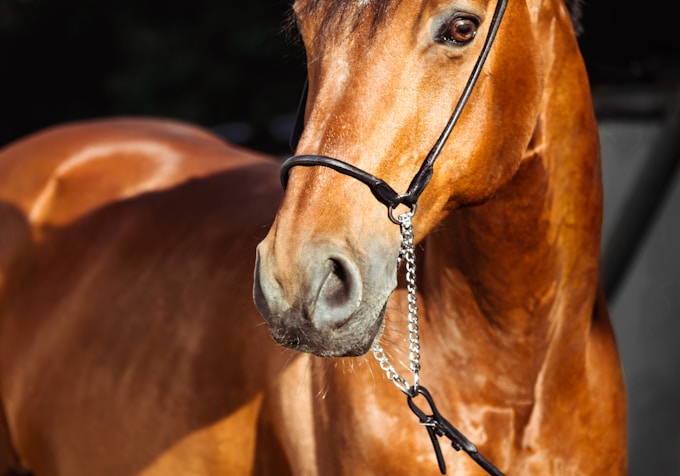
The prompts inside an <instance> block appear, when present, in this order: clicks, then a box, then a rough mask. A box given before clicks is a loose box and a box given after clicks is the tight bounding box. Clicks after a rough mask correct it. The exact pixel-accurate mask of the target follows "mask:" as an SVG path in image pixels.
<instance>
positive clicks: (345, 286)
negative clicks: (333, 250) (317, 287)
mask: <svg viewBox="0 0 680 476" xmlns="http://www.w3.org/2000/svg"><path fill="white" fill-rule="evenodd" d="M330 263H331V269H330V273H329V274H328V276H326V280H325V281H324V284H323V287H322V288H321V292H320V293H319V298H320V299H324V300H325V301H326V304H327V305H328V306H342V305H343V304H344V302H345V300H346V299H347V296H348V295H349V294H350V291H351V289H349V288H350V287H351V286H352V283H351V282H349V281H348V279H347V272H346V271H345V268H344V267H343V266H342V264H341V263H340V262H339V261H338V260H335V259H331V260H330Z"/></svg>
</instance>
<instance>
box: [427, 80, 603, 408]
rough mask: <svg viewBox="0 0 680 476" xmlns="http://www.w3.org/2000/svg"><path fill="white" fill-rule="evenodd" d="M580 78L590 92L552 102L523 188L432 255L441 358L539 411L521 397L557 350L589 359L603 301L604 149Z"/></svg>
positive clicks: (456, 225) (476, 211) (475, 211)
mask: <svg viewBox="0 0 680 476" xmlns="http://www.w3.org/2000/svg"><path fill="white" fill-rule="evenodd" d="M578 77H580V78H581V79H580V80H581V81H582V82H583V84H581V85H580V86H581V87H580V88H577V89H574V90H573V93H572V94H570V95H561V96H560V95H557V94H554V95H552V96H551V95H548V94H546V98H545V99H544V101H543V106H542V111H541V113H540V114H539V116H538V118H537V121H536V127H535V129H534V133H533V137H532V139H531V142H530V144H529V146H528V149H527V151H526V153H525V157H524V159H523V161H522V164H521V166H520V168H519V170H518V171H517V173H516V174H515V176H514V177H513V178H512V180H511V181H510V182H508V183H507V184H505V185H504V186H503V187H501V189H499V190H498V192H497V194H496V195H495V196H494V197H493V198H492V199H490V200H489V201H487V202H486V203H484V204H482V205H478V206H475V207H469V208H461V209H458V210H455V211H453V212H452V213H450V214H449V216H448V217H447V218H446V219H445V220H444V221H443V223H442V224H441V226H439V227H438V229H436V230H435V231H434V232H432V233H431V234H430V236H429V237H428V238H427V240H426V242H425V244H424V255H425V256H424V260H423V262H424V268H423V271H422V273H421V274H422V276H423V278H422V279H423V281H422V283H421V286H422V290H423V294H424V299H425V307H426V310H427V319H426V323H425V324H424V325H425V326H428V327H429V330H430V331H431V334H430V338H431V339H433V340H435V341H436V342H435V343H433V344H432V345H433V347H434V346H436V347H437V348H446V349H448V350H447V351H445V352H443V353H442V354H441V357H442V358H444V359H445V361H446V362H449V364H448V367H447V368H451V366H450V362H451V361H452V359H454V360H455V359H458V362H465V363H466V364H470V365H467V366H462V367H461V366H458V367H457V369H458V370H454V372H455V371H458V372H468V373H469V374H470V375H469V376H468V377H470V378H471V379H468V380H467V381H468V382H469V381H474V378H472V377H474V375H475V374H476V375H480V374H482V375H494V374H493V373H491V374H490V373H489V371H490V370H492V371H493V370H494V368H495V371H497V373H496V374H495V375H504V376H511V377H509V378H511V379H513V382H511V385H509V386H507V388H508V389H509V390H507V391H508V392H511V393H515V397H516V398H518V399H520V400H521V399H523V398H527V399H531V396H530V395H522V393H523V392H525V391H526V392H531V391H532V390H531V389H532V388H533V387H534V385H535V384H536V380H537V379H538V378H539V374H540V372H541V371H542V370H543V371H545V367H546V365H549V359H548V354H549V352H550V349H551V348H552V349H554V348H555V346H565V347H566V348H568V349H570V351H567V352H565V353H562V352H553V355H555V354H563V355H565V356H566V357H564V358H565V359H568V358H570V357H569V356H574V358H579V356H583V355H585V353H584V352H579V351H580V350H583V349H584V347H585V346H586V345H587V342H586V341H587V332H588V327H589V325H590V321H591V318H592V313H593V306H594V301H595V298H596V295H597V287H598V283H597V280H598V263H599V241H600V224H601V203H602V197H601V180H600V169H599V142H598V137H597V127H596V122H595V118H594V115H593V113H592V106H591V102H590V92H589V89H588V86H587V82H586V80H585V77H584V75H579V76H578ZM558 89H559V88H555V90H558ZM567 96H568V97H567ZM565 110H569V111H572V112H574V115H573V117H572V116H570V117H565V115H564V114H563V113H560V111H565ZM548 125H550V128H548ZM424 345H428V344H427V343H425V344H424ZM553 363H556V361H553ZM442 364H444V362H442ZM574 364H575V365H577V366H582V364H583V362H574ZM435 365H437V364H435ZM489 366H491V367H492V368H491V369H489ZM481 367H485V368H484V370H483V371H482V370H481ZM461 377H462V378H465V376H461ZM494 391H497V389H494ZM497 395H500V396H501V397H500V398H506V399H507V398H512V396H508V395H507V393H504V392H498V393H497Z"/></svg>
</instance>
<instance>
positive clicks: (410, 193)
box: [280, 0, 508, 210]
mask: <svg viewBox="0 0 680 476" xmlns="http://www.w3.org/2000/svg"><path fill="white" fill-rule="evenodd" d="M507 2H508V0H499V1H498V3H497V4H496V9H495V11H494V14H493V18H492V20H491V26H490V27H489V33H488V34H487V37H486V40H485V42H484V46H483V47H482V51H481V53H480V54H479V58H477V62H476V63H475V66H474V68H473V69H472V72H471V73H470V77H469V78H468V80H467V83H466V84H465V88H464V89H463V93H462V94H461V96H460V98H459V99H458V103H457V104H456V107H455V109H454V110H453V114H451V117H450V118H449V121H448V122H447V124H446V127H444V130H443V131H442V133H441V135H440V136H439V138H438V139H437V141H436V142H435V144H434V146H433V147H432V149H431V150H430V152H429V153H428V154H427V157H426V158H425V160H424V161H423V163H422V164H421V166H420V169H419V170H418V172H417V173H416V175H415V176H414V177H413V179H412V180H411V183H410V184H409V186H408V189H407V191H406V192H405V193H403V194H400V193H397V192H396V191H395V190H394V189H393V188H392V187H390V185H388V184H387V182H385V181H384V180H382V179H379V178H377V177H375V176H374V175H371V174H369V173H368V172H365V171H363V170H361V169H359V168H357V167H355V166H353V165H351V164H348V163H347V162H343V161H342V160H339V159H335V158H333V157H326V156H323V155H296V156H293V157H290V158H289V159H287V160H286V161H285V162H284V163H283V165H282V166H281V172H280V178H281V184H282V185H283V188H284V189H285V188H286V186H287V185H288V174H289V172H290V169H291V168H293V167H295V166H298V165H302V166H317V165H321V166H324V167H328V168H331V169H333V170H335V171H336V172H340V173H342V174H345V175H349V176H350V177H352V178H355V179H357V180H359V181H360V182H363V183H364V184H365V185H367V186H368V188H369V189H370V190H371V192H372V193H373V195H374V196H375V198H376V199H378V201H380V203H382V204H384V205H385V206H387V207H388V208H389V209H390V210H392V209H394V208H396V207H397V206H398V205H400V204H403V205H406V206H407V207H409V208H413V207H414V206H415V205H416V203H417V202H418V198H419V197H420V194H421V193H423V190H425V187H426V186H427V184H428V183H429V182H430V179H431V178H432V174H433V173H434V163H435V161H436V160H437V157H439V154H440V153H441V151H442V149H443V148H444V145H445V144H446V141H447V140H448V138H449V136H450V135H451V131H452V130H453V127H454V126H455V125H456V123H457V122H458V118H459V117H460V115H461V113H462V112H463V108H464V107H465V104H466V103H467V101H468V99H469V98H470V94H472V90H473V89H474V87H475V84H476V83H477V79H478V78H479V75H480V73H481V71H482V67H483V66H484V62H485V61H486V58H487V56H488V55H489V51H490V50H491V45H493V41H494V39H495V37H496V33H497V32H498V28H499V26H500V24H501V19H502V18H503V13H504V12H505V7H506V6H507ZM307 91H308V84H307V82H306V81H305V87H304V90H303V95H302V99H301V101H300V105H299V108H298V117H297V122H296V124H295V128H294V130H293V135H292V137H291V147H293V149H295V148H297V144H298V141H299V139H300V136H301V135H302V130H303V128H304V115H305V108H306V105H307Z"/></svg>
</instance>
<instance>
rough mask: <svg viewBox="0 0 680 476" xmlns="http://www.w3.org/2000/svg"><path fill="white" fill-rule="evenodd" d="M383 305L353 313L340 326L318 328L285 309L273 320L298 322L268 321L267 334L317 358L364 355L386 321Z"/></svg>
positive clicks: (278, 341) (281, 342)
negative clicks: (346, 321)
mask: <svg viewBox="0 0 680 476" xmlns="http://www.w3.org/2000/svg"><path fill="white" fill-rule="evenodd" d="M385 309H386V306H383V307H382V309H381V310H380V311H379V312H378V313H364V314H362V315H355V316H353V317H352V319H351V320H350V322H349V323H348V324H347V325H345V326H343V327H342V328H340V329H333V330H329V331H320V330H318V329H317V328H315V327H314V326H312V325H306V324H305V323H304V322H302V323H301V322H299V320H298V319H297V318H296V317H295V315H293V313H291V312H288V313H286V314H287V315H286V316H279V318H278V319H275V322H278V323H291V322H296V321H297V325H295V326H291V325H281V324H278V325H277V324H274V323H272V322H270V323H269V333H270V334H271V336H272V338H273V339H274V341H276V342H277V343H278V344H280V345H282V346H283V347H287V348H289V349H293V350H296V351H299V352H306V353H309V354H313V355H316V356H318V357H358V356H361V355H364V354H366V353H367V352H368V351H369V350H370V349H371V348H372V347H373V344H374V342H377V341H378V340H379V339H380V336H381V335H382V330H383V328H384V321H385Z"/></svg>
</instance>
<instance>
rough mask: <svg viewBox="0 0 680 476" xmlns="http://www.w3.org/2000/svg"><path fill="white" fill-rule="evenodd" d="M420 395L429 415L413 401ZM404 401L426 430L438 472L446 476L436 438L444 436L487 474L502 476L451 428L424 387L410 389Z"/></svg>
mask: <svg viewBox="0 0 680 476" xmlns="http://www.w3.org/2000/svg"><path fill="white" fill-rule="evenodd" d="M418 395H421V396H422V397H423V398H425V400H427V404H428V405H429V406H430V410H431V412H432V413H431V414H427V413H425V412H424V411H423V410H422V409H421V408H420V407H419V406H418V405H416V403H415V402H414V401H413V399H414V398H415V397H417V396H418ZM406 401H407V402H408V406H409V408H410V409H411V411H412V412H413V413H414V414H415V415H416V416H417V417H418V420H419V421H420V424H421V425H424V426H425V428H426V429H427V433H428V435H429V437H430V441H431V442H432V446H433V447H434V453H435V456H436V457H437V464H438V465H439V471H441V473H442V474H446V462H445V461H444V457H443V455H442V450H441V447H440V445H439V440H438V439H437V437H441V436H445V437H447V438H448V439H449V440H450V441H451V446H452V447H453V448H454V449H455V450H456V451H459V450H461V449H462V450H463V451H465V452H466V453H467V454H468V455H470V457H471V458H472V459H473V460H475V462H476V463H477V464H478V465H480V466H481V467H482V468H484V469H485V470H486V472H487V473H489V474H491V475H493V476H503V473H501V472H500V471H499V470H498V468H496V467H495V466H494V465H493V464H491V463H490V462H489V461H487V460H486V458H484V456H482V455H481V454H480V453H479V451H478V450H477V447H476V446H475V445H474V444H473V443H472V442H471V441H470V440H468V439H467V438H466V437H465V435H463V434H462V433H461V432H460V431H459V430H458V429H457V428H456V427H455V426H453V425H452V424H451V423H450V422H449V421H448V420H447V419H446V418H444V417H443V416H442V415H441V413H439V410H437V407H436V406H435V404H434V400H433V399H432V395H430V392H428V391H427V389H426V388H425V387H423V386H422V385H419V386H417V387H415V386H414V387H411V388H410V389H409V391H408V394H407V397H406Z"/></svg>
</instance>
